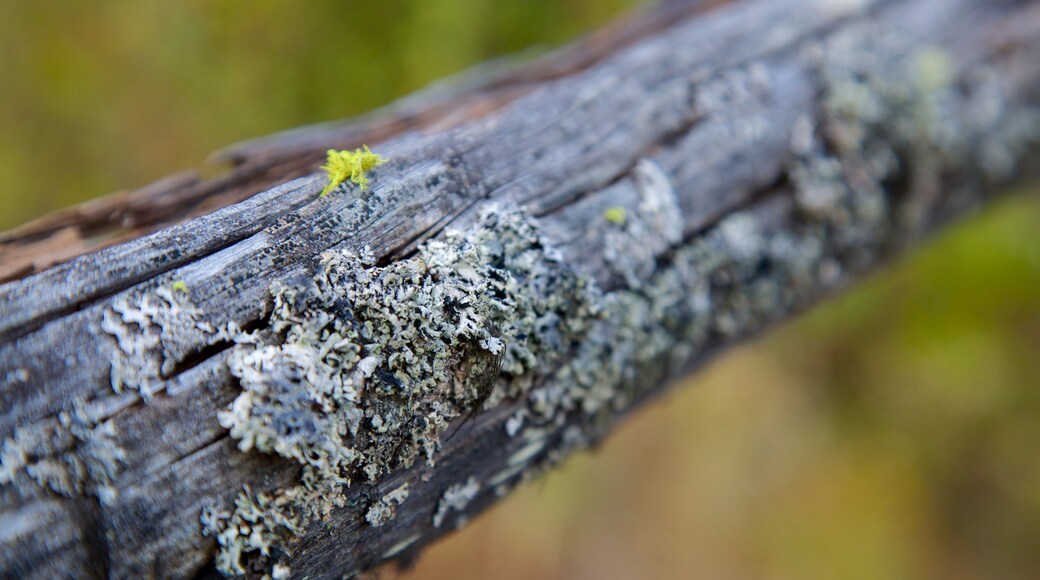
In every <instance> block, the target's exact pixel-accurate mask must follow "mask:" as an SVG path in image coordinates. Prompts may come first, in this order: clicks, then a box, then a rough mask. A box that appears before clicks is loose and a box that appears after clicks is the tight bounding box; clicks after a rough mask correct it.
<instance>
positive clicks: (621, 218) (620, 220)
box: [603, 207, 625, 226]
mask: <svg viewBox="0 0 1040 580" xmlns="http://www.w3.org/2000/svg"><path fill="white" fill-rule="evenodd" d="M603 217H604V218H606V219H607V221H608V222H610V223H612V224H615V225H619V226H620V225H624V223H625V208H623V207H611V208H607V210H606V211H605V212H603Z"/></svg>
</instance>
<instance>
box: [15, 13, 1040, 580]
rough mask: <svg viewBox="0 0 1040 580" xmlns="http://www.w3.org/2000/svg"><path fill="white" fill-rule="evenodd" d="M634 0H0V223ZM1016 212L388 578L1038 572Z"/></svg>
mask: <svg viewBox="0 0 1040 580" xmlns="http://www.w3.org/2000/svg"><path fill="white" fill-rule="evenodd" d="M637 4H639V2H638V1H637V0H608V1H604V0H564V1H549V0H537V1H536V0H389V1H382V2H370V3H347V2H338V1H319V0H310V1H309V2H306V3H300V2H289V1H279V2H276V1H269V0H253V1H250V2H245V1H234V2H232V1H203V0H143V1H141V0H105V1H98V0H33V1H28V0H26V1H21V0H0V230H3V229H7V228H10V227H12V226H15V225H18V224H20V223H22V222H25V221H27V220H29V219H32V218H34V217H37V216H40V215H42V214H43V213H46V212H48V211H51V210H54V209H57V208H60V207H63V206H66V205H69V204H72V203H76V202H79V201H83V200H86V199H89V198H91V197H94V196H97V195H101V194H104V193H108V192H110V191H114V190H117V189H126V188H133V187H137V186H140V185H143V184H145V183H148V182H149V181H152V180H154V179H156V178H159V177H161V176H163V175H166V174H168V173H171V172H173V171H176V170H180V169H184V168H187V167H192V166H196V165H198V164H199V163H200V162H201V161H202V160H203V159H204V158H205V157H206V155H207V154H209V153H210V152H212V151H214V150H216V149H218V148H220V147H223V146H225V145H228V144H231V143H232V142H235V141H237V140H241V139H246V138H250V137H255V136H259V135H263V134H265V133H270V132H273V131H277V130H280V129H285V128H289V127H293V126H297V125H301V124H306V123H313V122H319V121H325V120H330V119H336V118H341V117H348V116H352V115H356V114H358V113H361V112H364V111H366V110H368V109H371V108H373V107H376V106H378V105H381V104H384V103H386V102H388V101H389V100H391V99H393V98H394V97H397V96H401V95H404V94H407V93H409V92H412V91H414V90H416V89H419V88H421V87H422V86H424V85H425V84H427V83H429V82H431V81H433V80H436V79H438V78H441V77H443V76H445V75H448V74H451V73H453V72H456V71H459V70H461V69H463V68H466V67H468V66H470V65H472V64H475V63H478V62H481V61H484V60H487V59H489V58H493V57H496V56H500V55H503V54H508V53H512V52H516V51H519V50H531V51H532V53H536V52H538V51H540V50H545V49H548V48H551V47H553V46H556V45H558V44H560V43H563V42H566V41H567V40H568V39H571V38H573V37H574V36H576V35H578V34H580V33H582V32H584V31H587V30H590V29H592V28H595V27H596V26H599V25H602V24H604V23H606V22H608V21H610V20H611V19H613V18H615V17H617V16H619V15H620V14H622V13H623V12H624V11H626V10H628V9H630V8H632V7H633V6H635V5H637ZM532 47H533V49H532ZM1037 232H1040V199H1038V196H1037V195H1036V193H1035V192H1020V193H1019V194H1018V195H1014V196H1011V197H1010V198H1008V199H1005V200H1004V201H1002V202H1000V203H998V204H996V205H995V206H993V207H991V208H990V209H988V210H987V211H986V212H985V213H984V214H983V215H981V216H979V217H978V218H975V219H973V220H970V221H969V222H966V223H964V224H961V225H958V226H956V227H954V228H952V229H950V230H948V231H946V232H944V233H943V234H941V235H940V236H939V237H938V238H937V239H936V240H934V241H933V242H932V243H931V244H929V245H928V246H927V247H926V248H924V249H923V250H921V251H919V252H917V253H916V254H914V255H912V256H910V257H908V258H906V259H904V260H902V261H901V262H900V263H898V264H895V265H894V267H891V268H889V269H887V270H885V271H884V272H880V273H878V274H877V275H876V276H874V277H873V278H872V279H871V280H869V281H867V282H866V283H864V284H861V285H860V286H858V287H857V288H856V289H854V290H853V291H851V292H847V293H845V294H843V295H842V296H840V297H838V298H836V299H835V300H832V301H831V302H830V303H828V304H826V305H824V306H822V307H819V308H817V309H815V310H813V311H812V312H810V313H808V314H807V315H805V316H803V317H802V318H800V319H798V320H796V321H794V322H792V323H788V324H786V325H784V326H783V327H781V328H778V329H776V330H774V331H773V332H771V333H769V334H768V335H767V336H766V337H765V338H763V339H761V340H759V341H757V342H755V343H752V344H749V345H747V346H745V347H743V348H741V349H738V350H735V351H733V352H730V353H728V354H727V355H726V356H724V357H722V358H720V359H719V360H717V361H716V362H715V363H714V364H712V365H711V366H710V367H709V368H708V369H707V370H706V372H704V373H702V374H700V375H699V376H698V377H696V378H695V379H693V380H690V381H688V383H687V384H682V385H679V386H678V388H677V389H675V390H674V391H672V392H671V393H670V394H669V395H667V396H665V397H664V398H662V399H661V400H659V401H657V402H656V403H654V404H652V405H650V406H649V407H647V408H646V409H644V410H643V411H642V412H641V413H639V414H637V415H636V416H634V417H632V418H631V419H629V420H628V421H627V422H626V423H625V424H623V425H622V426H621V428H620V429H619V430H618V431H617V432H616V433H615V434H614V436H612V437H611V438H610V439H608V440H607V441H606V443H605V444H604V445H603V446H602V448H601V449H599V450H598V451H597V452H595V453H591V454H585V455H582V456H580V457H575V458H572V459H571V460H570V461H568V462H567V463H566V464H565V465H564V466H563V468H562V469H561V470H559V471H558V472H557V473H555V474H552V475H550V476H549V477H546V478H544V479H543V480H540V481H538V482H535V483H534V484H532V485H530V486H528V487H527V488H525V489H523V490H522V491H520V492H519V493H517V494H515V495H514V496H513V497H510V498H508V499H506V500H505V501H503V502H502V503H501V505H500V506H498V508H497V509H494V510H491V511H490V512H488V513H487V514H485V515H483V516H481V517H479V518H477V519H476V520H475V521H473V522H472V523H471V524H470V525H469V526H468V527H467V528H466V529H464V530H463V531H462V532H460V533H458V534H456V535H453V536H452V537H450V538H448V539H445V540H443V541H441V542H440V543H438V544H437V545H435V546H434V547H433V548H432V549H430V550H428V551H427V552H426V553H425V554H424V555H423V556H422V557H421V558H420V559H419V561H418V562H417V564H416V566H415V567H414V568H413V569H411V570H410V571H408V572H406V573H404V577H407V578H597V579H598V578H792V579H802V578H807V579H812V578H821V579H824V578H828V579H829V578H894V579H898V578H944V579H946V578H950V579H962V578H963V579H968V578H1038V577H1040V388H1038V387H1040V349H1038V345H1040V234H1038V233H1037ZM384 575H387V576H393V575H395V573H394V572H392V571H386V572H385V574H384Z"/></svg>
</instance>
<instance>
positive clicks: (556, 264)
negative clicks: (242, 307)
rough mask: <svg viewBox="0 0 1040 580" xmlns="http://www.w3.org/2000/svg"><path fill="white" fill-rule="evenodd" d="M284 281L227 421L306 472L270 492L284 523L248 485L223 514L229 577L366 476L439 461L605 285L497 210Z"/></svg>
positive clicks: (217, 525) (246, 362)
mask: <svg viewBox="0 0 1040 580" xmlns="http://www.w3.org/2000/svg"><path fill="white" fill-rule="evenodd" d="M271 290H272V292H271V293H272V306H271V328H272V331H273V332H272V333H271V335H270V336H269V337H267V338H266V339H265V340H263V341H261V342H259V343H257V344H245V345H242V346H240V347H238V348H237V349H236V350H235V351H234V352H233V353H232V354H231V355H230V356H229V357H228V366H229V369H230V371H231V373H232V374H233V375H234V376H235V377H237V378H238V380H239V383H240V385H241V387H242V391H243V392H242V394H241V395H239V397H238V398H236V400H235V401H234V402H233V403H232V404H231V405H230V407H229V408H228V409H227V410H225V411H223V412H221V413H220V414H219V420H220V422H221V424H222V425H223V426H224V427H226V428H227V429H229V431H230V433H231V435H232V437H234V438H235V439H237V440H238V441H239V448H240V449H242V450H243V451H248V450H251V449H256V450H259V451H262V452H265V453H275V454H278V455H281V456H283V457H286V458H288V459H291V460H293V461H296V462H298V463H299V464H300V465H302V466H303V475H302V479H301V483H300V485H298V486H295V487H292V488H290V489H287V490H281V491H279V492H277V493H276V494H274V495H273V496H272V497H270V498H267V499H266V500H265V502H264V503H265V505H266V506H267V507H266V508H265V509H267V510H274V511H275V512H276V513H275V514H274V516H272V517H268V518H266V519H264V518H260V517H259V516H258V515H257V509H256V505H257V504H258V503H259V501H260V500H259V499H258V498H253V497H251V496H250V494H249V493H248V492H244V493H243V494H240V496H239V498H238V500H237V507H236V510H235V513H232V514H229V516H228V517H227V518H224V519H221V520H214V519H213V518H209V520H210V523H211V524H212V525H211V526H210V527H209V528H208V529H209V531H210V533H212V534H214V535H216V536H217V537H218V538H220V539H221V542H220V544H221V547H222V548H221V550H222V551H221V558H220V563H221V570H222V571H225V572H226V573H235V572H236V571H237V570H239V568H240V567H241V566H240V564H238V562H239V560H240V557H241V555H242V554H243V553H245V552H250V551H259V552H260V553H261V554H263V555H266V553H267V552H269V551H270V550H269V548H270V545H271V544H272V543H273V542H277V541H279V540H278V538H279V534H278V533H276V532H277V530H276V528H278V527H280V528H283V529H284V530H289V531H293V530H296V529H297V528H298V527H299V526H300V525H301V523H302V522H305V521H309V520H310V519H312V517H314V515H315V511H321V512H327V511H329V510H331V509H332V508H334V507H340V506H342V505H343V502H344V497H345V495H344V492H343V487H345V486H348V485H350V483H351V482H353V481H356V480H359V479H361V480H367V481H375V480H376V479H377V478H379V477H380V476H382V475H385V474H387V473H389V472H390V471H391V470H393V469H397V468H401V467H407V466H409V465H411V464H412V463H413V462H414V461H415V459H416V458H418V457H423V458H425V460H426V461H427V462H430V463H431V464H432V463H433V461H434V458H435V452H436V450H437V449H438V446H439V445H440V438H441V435H442V434H443V433H444V431H445V429H446V428H447V426H448V424H449V421H451V420H452V419H454V418H456V417H459V416H461V415H466V414H469V413H471V412H472V411H473V410H478V409H479V408H480V406H481V405H483V404H484V403H485V402H486V401H487V400H488V399H489V398H490V397H491V394H492V390H493V389H495V388H496V385H498V387H499V388H501V389H502V390H503V393H502V395H503V396H505V395H508V396H512V397H516V396H522V394H523V393H524V392H526V390H527V389H529V388H530V386H531V384H532V383H533V381H534V380H535V379H536V378H537V377H538V376H540V374H542V373H545V372H547V371H548V369H551V367H547V366H545V365H546V364H547V363H549V364H551V363H552V362H553V361H556V360H559V359H561V358H562V357H563V356H564V355H566V354H567V353H569V352H570V351H572V350H573V349H574V348H575V346H576V345H577V344H579V343H580V342H581V341H582V339H583V338H584V336H585V333H586V332H587V331H588V329H589V327H590V325H591V323H592V321H593V320H595V319H596V318H597V317H598V316H599V312H598V304H599V297H598V292H597V291H596V289H595V287H594V285H593V284H592V283H591V282H590V281H589V280H588V279H585V278H582V277H579V276H577V275H576V274H575V273H574V272H573V270H571V269H570V268H569V267H568V266H567V265H565V264H564V263H563V262H562V258H561V256H560V255H559V254H558V253H557V252H556V251H555V250H553V249H552V248H551V247H550V246H549V244H548V243H547V242H546V241H545V240H544V239H543V238H542V236H541V234H540V233H539V231H538V229H537V227H536V226H535V224H534V222H533V221H532V220H530V218H528V217H526V216H525V215H524V214H523V213H522V212H519V211H517V210H504V211H503V210H499V209H497V208H489V209H488V210H487V211H486V212H485V213H484V215H483V217H482V218H481V220H480V223H479V225H478V226H477V227H475V228H473V229H471V230H469V231H467V232H465V233H462V232H449V233H447V234H446V235H445V236H444V237H443V238H440V239H438V240H434V241H431V242H429V243H427V244H425V245H423V246H422V247H421V248H420V251H419V253H418V255H417V256H415V257H414V258H411V259H408V260H402V261H398V262H395V263H393V264H390V265H387V266H382V267H380V266H376V265H375V264H374V259H373V257H372V256H371V254H370V253H369V252H367V251H364V250H363V251H361V252H354V251H351V250H338V251H333V252H329V253H326V254H325V255H324V256H322V259H321V265H320V269H319V271H318V272H317V273H315V274H314V275H313V276H311V277H306V278H301V279H297V280H292V281H290V282H287V283H283V284H278V285H276V286H274V287H273V288H272V289H271ZM286 498H290V499H286ZM239 512H242V513H239ZM240 524H241V525H240ZM242 525H245V528H246V529H248V530H249V533H248V534H244V533H241V532H239V531H237V530H239V529H240V528H242ZM284 530H283V531H284Z"/></svg>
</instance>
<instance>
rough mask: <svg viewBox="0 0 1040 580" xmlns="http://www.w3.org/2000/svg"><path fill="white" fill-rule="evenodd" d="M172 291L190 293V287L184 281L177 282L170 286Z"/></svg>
mask: <svg viewBox="0 0 1040 580" xmlns="http://www.w3.org/2000/svg"><path fill="white" fill-rule="evenodd" d="M170 289H171V290H173V291H174V292H184V293H185V294H187V293H188V285H187V284H185V283H184V280H176V281H174V283H173V284H170Z"/></svg>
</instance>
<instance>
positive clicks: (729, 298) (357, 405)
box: [0, 0, 1040, 576]
mask: <svg viewBox="0 0 1040 580" xmlns="http://www.w3.org/2000/svg"><path fill="white" fill-rule="evenodd" d="M1038 8H1040V7H1038V6H1036V5H1034V4H1030V3H1026V2H1012V1H1008V2H991V1H987V0H903V1H898V0H878V1H873V2H871V1H866V0H865V1H862V2H842V3H836V2H820V3H813V4H811V5H810V4H806V3H804V2H795V1H794V0H748V1H744V2H735V3H731V4H727V5H725V6H722V7H718V8H715V9H713V10H710V11H706V12H703V13H702V12H698V11H697V10H691V11H689V12H684V13H683V14H696V17H691V18H689V19H687V20H682V21H679V22H676V23H675V24H674V25H673V26H670V27H664V28H662V27H650V28H648V29H647V34H646V35H645V36H644V35H640V38H639V40H638V41H636V42H631V43H618V44H616V45H610V46H612V49H611V50H612V52H611V53H610V54H609V55H605V56H603V57H602V58H598V59H596V60H595V61H594V62H592V61H589V62H587V63H586V64H583V65H581V66H576V67H564V69H563V72H562V73H560V74H558V75H547V76H544V77H538V78H537V79H536V80H535V81H534V82H533V84H531V85H527V86H526V87H525V89H524V90H523V91H522V94H518V95H514V97H511V98H510V99H507V101H508V103H500V104H499V106H495V107H490V108H488V109H486V110H482V111H481V113H480V114H473V115H469V114H464V115H462V117H463V118H461V119H460V118H454V119H448V120H447V121H445V122H444V124H442V125H440V126H439V128H436V129H433V128H435V127H438V125H437V124H436V123H432V124H430V125H428V126H427V127H428V128H431V129H430V130H429V132H428V133H427V134H416V133H410V134H404V133H402V134H400V135H398V136H395V137H392V138H389V139H388V140H386V141H384V142H382V143H379V144H378V145H377V146H376V145H374V143H369V144H370V145H373V150H375V151H377V152H379V153H381V154H382V155H384V156H385V157H387V158H388V159H389V162H388V163H387V164H385V165H383V166H380V167H378V168H376V169H374V170H373V171H372V172H371V174H370V177H371V184H370V186H369V188H368V189H366V190H364V191H361V190H359V189H357V188H356V187H352V186H349V185H348V186H341V187H340V188H339V189H338V190H337V191H336V192H334V193H332V194H330V195H329V196H327V197H324V198H319V197H318V193H319V192H320V191H321V189H322V187H323V177H322V176H320V175H311V176H307V177H303V178H300V179H296V180H294V181H290V182H288V183H285V184H283V185H279V186H277V187H274V188H273V189H269V190H267V191H264V192H262V193H259V194H257V195H255V196H252V197H249V198H248V199H246V200H245V201H242V202H240V203H237V204H234V205H229V206H228V207H225V208H223V209H220V210H218V211H215V212H212V213H208V214H206V215H202V216H200V217H197V218H196V219H194V220H192V221H189V222H186V223H183V224H180V225H173V226H171V227H168V228H165V229H162V230H160V231H157V232H155V233H153V234H150V235H147V236H143V237H137V238H134V239H132V240H129V241H126V242H125V243H123V244H121V245H116V246H113V247H110V248H107V249H105V250H102V251H99V252H96V253H92V254H86V255H82V256H80V257H77V258H75V259H73V260H71V261H69V262H67V263H64V264H61V265H58V266H55V267H53V268H50V269H46V270H43V271H42V272H40V273H38V274H35V275H33V276H30V277H27V278H24V279H20V280H15V281H12V282H9V283H7V284H5V285H3V286H0V300H2V302H0V304H2V308H3V310H2V315H0V341H2V342H0V401H2V403H3V404H2V406H0V408H2V409H3V410H2V419H0V438H2V439H3V447H2V449H0V462H2V465H0V483H4V484H6V485H3V486H0V514H2V515H0V518H3V522H4V526H2V528H3V531H2V532H0V570H2V571H3V573H4V574H5V575H7V574H15V575H30V574H31V575H34V576H49V575H67V574H70V573H73V572H75V573H77V574H78V575H84V574H87V573H91V574H93V575H97V576H104V575H115V576H129V575H135V576H136V575H144V574H153V575H164V576H166V575H169V576H185V575H195V574H203V575H211V574H214V573H216V571H217V570H218V569H219V570H220V571H223V572H225V573H243V572H246V573H250V574H260V573H270V574H272V575H281V574H283V573H287V572H288V573H291V574H292V575H300V576H304V575H331V574H349V573H352V572H355V571H359V570H364V569H367V568H370V567H372V566H374V565H376V564H378V563H380V562H382V561H385V560H388V559H393V558H399V557H405V556H407V555H409V554H411V553H415V551H417V550H420V549H421V548H422V547H423V546H424V545H426V544H428V543H429V542H430V541H432V540H434V539H435V538H437V537H438V536H440V535H441V534H443V533H444V532H446V531H447V530H449V529H452V528H454V527H455V526H457V525H459V524H460V523H461V522H463V521H464V520H465V519H466V518H468V517H470V516H471V515H473V514H474V513H476V512H478V511H479V510H481V509H484V508H485V507H487V506H489V505H491V504H492V503H493V502H494V501H495V500H496V499H497V498H499V497H502V496H503V495H505V494H507V493H508V492H509V491H510V490H512V489H513V488H515V487H516V486H517V485H519V484H521V483H522V482H524V481H526V480H528V479H530V478H532V477H535V476H536V475H537V474H538V473H540V472H542V471H544V470H545V469H548V468H550V467H551V466H552V465H554V464H555V463H556V462H558V461H559V460H560V459H562V458H563V457H565V456H566V455H568V454H569V453H572V452H574V451H576V450H580V449H583V448H586V447H588V446H590V445H594V444H595V443H596V442H597V441H599V440H600V439H601V438H602V437H603V436H605V435H606V434H607V433H608V432H609V431H610V429H611V427H612V426H613V424H614V423H615V422H616V421H617V420H618V419H619V418H621V417H622V416H624V414H626V413H628V412H630V411H632V410H633V409H635V408H637V407H638V406H639V404H640V403H642V402H643V401H645V400H646V399H647V398H648V397H652V396H653V395H654V394H656V393H658V392H660V390H661V388H662V387H663V385H665V384H666V383H667V382H668V381H669V380H670V379H672V378H675V377H678V376H680V375H682V374H684V373H686V372H689V371H690V370H691V369H695V368H696V367H697V366H698V365H700V364H702V363H703V362H704V361H705V360H706V359H708V358H709V357H711V356H712V355H714V354H715V353H717V352H719V351H721V350H723V349H725V348H727V347H728V346H730V345H732V344H734V343H736V342H739V341H741V340H744V339H746V338H748V337H750V336H753V335H754V334H756V333H758V332H760V331H762V330H763V329H764V328H766V327H768V326H769V325H770V324H772V323H774V322H776V321H779V320H782V319H783V318H785V317H787V316H790V315H791V314H793V313H796V312H798V311H800V310H802V309H804V308H806V307H808V306H809V305H810V304H812V303H813V302H814V301H816V300H819V299H820V298H822V297H824V296H827V295H828V294H830V293H832V292H834V291H836V290H838V289H840V288H842V287H844V286H846V285H848V284H850V283H852V282H854V281H855V280H857V279H858V278H860V277H861V276H863V275H864V274H865V273H866V272H867V271H869V270H870V269H871V268H873V267H875V266H876V265H877V264H879V263H881V262H882V261H884V260H885V259H886V258H888V257H890V256H892V255H893V254H895V253H897V252H899V251H902V250H904V249H906V248H907V247H909V246H911V245H912V244H913V243H915V242H916V241H918V240H920V239H921V238H922V236H923V235H925V234H927V233H928V232H930V231H932V230H933V229H934V228H936V227H938V226H940V225H942V224H943V223H946V222H948V221H949V220H951V219H953V218H956V217H959V216H962V215H964V214H966V213H968V212H970V211H971V210H972V209H974V208H976V207H978V206H979V205H980V204H981V203H983V202H984V201H985V200H986V199H987V198H988V196H990V195H992V194H994V193H999V192H1001V191H1004V190H1006V189H1007V188H1008V187H1009V186H1012V185H1014V184H1017V183H1021V182H1023V181H1025V180H1028V179H1031V178H1034V177H1035V175H1031V173H1032V174H1035V171H1036V167H1037V163H1036V161H1037V157H1038V152H1040V142H1038V139H1037V136H1038V134H1040V132H1038V127H1040V115H1038V109H1037V100H1038V94H1040V91H1038V89H1040V64H1038V63H1040V9H1038ZM442 114H443V115H446V114H447V113H444V112H443V111H442V110H440V111H438V112H437V113H435V114H434V115H433V117H439V118H440V119H441V120H442V121H443V120H444V119H445V117H443V116H442ZM389 115H390V117H393V115H394V112H393V111H391V112H390V113H389ZM369 122H370V123H375V124H378V121H369ZM322 131H323V130H317V131H316V132H310V133H308V132H302V133H296V134H293V135H290V136H283V137H278V138H276V139H274V140H272V141H269V142H267V143H266V144H265V143H254V144H251V145H248V146H245V147H243V148H240V149H239V150H238V151H239V153H234V152H232V153H226V154H225V155H226V156H227V157H228V158H231V159H239V161H241V159H242V158H245V159H253V160H258V161H256V163H258V164H259V165H256V167H261V166H263V165H264V164H265V163H266V164H268V169H270V171H269V173H268V174H267V175H269V176H271V177H270V178H271V179H274V180H278V179H280V178H281V177H284V176H287V175H290V174H292V172H294V171H299V170H300V168H304V169H306V168H309V167H311V164H312V163H313V162H312V161H307V163H305V164H303V165H300V166H294V167H295V168H294V169H287V168H286V167H288V166H284V165H280V162H278V161H275V160H274V158H273V157H271V155H275V154H274V153H271V151H278V150H279V148H280V147H283V146H284V147H287V148H288V149H289V150H291V149H292V148H293V147H295V146H297V145H299V147H302V148H303V149H306V150H308V151H312V152H313V151H314V150H320V149H323V148H324V147H325V146H326V145H325V144H327V143H330V142H331V141H334V140H335V139H336V138H339V137H336V138H333V137H330V136H329V135H328V134H326V133H322ZM326 139H328V140H326ZM301 143H303V145H300V144H301ZM243 152H244V153H243ZM236 155H238V156H242V157H241V158H240V157H236ZM263 160H266V161H263ZM265 179H266V178H265ZM228 187H231V186H230V185H229V186H228ZM218 189H219V188H218ZM117 205H118V203H117ZM189 213H190V212H189ZM59 221H60V220H59ZM55 223H57V222H55ZM44 229H46V228H44ZM25 231H26V230H23V234H24V232H25ZM40 231H43V230H40ZM14 237H15V238H17V237H18V236H14ZM11 239H13V238H11ZM449 436H450V439H449Z"/></svg>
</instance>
